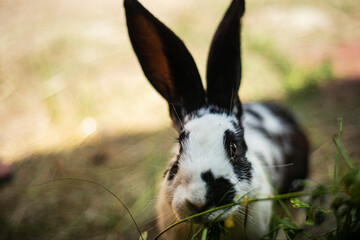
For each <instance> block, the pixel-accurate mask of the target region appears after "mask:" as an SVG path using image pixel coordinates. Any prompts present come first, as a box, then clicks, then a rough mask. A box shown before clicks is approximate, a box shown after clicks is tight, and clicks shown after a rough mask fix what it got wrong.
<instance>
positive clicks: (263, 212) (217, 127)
mask: <svg viewBox="0 0 360 240" xmlns="http://www.w3.org/2000/svg"><path fill="white" fill-rule="evenodd" d="M259 109H260V108H259ZM199 112H200V113H201V114H199V115H200V116H201V115H202V116H201V117H199V118H194V119H190V120H188V121H187V122H185V124H184V129H185V130H186V131H188V132H189V133H190V134H189V136H188V139H187V141H185V142H186V146H184V149H186V150H184V152H183V154H181V158H180V159H179V169H178V172H177V174H176V175H175V177H174V179H173V180H172V181H171V182H169V181H168V180H167V177H165V179H164V181H163V183H162V185H161V191H160V195H159V201H158V204H157V211H158V216H159V227H160V229H165V228H166V227H168V226H169V225H171V224H172V223H174V222H176V221H178V220H180V219H183V218H186V217H188V216H190V215H192V214H190V213H189V211H188V209H187V207H186V204H185V202H186V200H190V201H191V202H192V203H195V204H199V205H202V204H203V203H204V202H205V194H206V184H205V182H204V181H203V180H202V179H201V173H203V172H205V171H208V170H211V172H212V173H213V174H214V177H215V178H217V177H225V178H226V179H228V180H229V181H230V182H231V183H232V184H233V185H234V186H235V187H234V188H235V190H236V197H243V196H244V195H245V194H248V196H249V198H256V197H267V196H269V195H271V194H272V186H271V184H270V183H269V181H268V173H267V170H268V168H267V167H266V166H264V164H263V163H262V162H261V161H260V160H259V159H258V157H257V155H256V154H255V152H256V151H260V152H261V153H262V154H263V155H264V156H267V161H268V163H269V164H272V163H274V161H273V159H278V160H279V161H280V162H281V161H282V158H281V154H280V152H279V150H278V149H277V147H275V146H274V145H273V144H272V143H271V142H270V141H269V140H268V139H266V138H264V136H260V135H259V134H258V133H256V132H252V131H251V129H250V127H249V126H247V124H246V122H247V121H248V120H250V119H247V116H245V117H244V126H245V141H246V143H247V145H248V151H247V159H248V161H250V162H251V164H252V171H253V172H252V174H253V177H252V180H251V183H250V184H249V183H248V182H247V181H239V180H238V178H237V176H236V174H235V172H234V170H233V167H232V165H231V163H230V162H229V160H228V157H227V154H226V151H225V149H224V145H223V137H224V132H225V131H226V130H227V129H231V130H232V131H235V129H234V126H233V124H232V121H237V120H236V119H235V117H229V116H228V115H226V114H210V113H206V110H204V109H203V110H201V111H199ZM261 114H262V115H263V116H264V118H267V117H269V118H270V120H268V121H267V124H268V127H270V128H271V129H273V130H274V131H280V129H279V126H278V124H279V123H278V122H276V120H275V119H274V118H273V116H271V115H270V114H269V113H268V112H266V111H265V110H261ZM247 127H248V128H249V130H247ZM173 161H174V160H173ZM271 211H272V201H259V202H254V203H251V204H249V209H248V213H249V215H248V220H247V225H246V234H247V239H250V240H251V239H259V238H260V237H261V236H262V235H264V234H265V233H266V232H267V231H268V224H269V221H270V216H271ZM244 212H245V209H244V207H242V206H240V205H239V206H235V207H233V208H232V209H230V210H229V209H227V210H226V211H225V213H224V211H221V210H219V211H217V212H214V213H213V214H211V215H210V216H209V219H216V218H217V217H219V216H220V215H221V217H222V219H225V218H227V217H229V216H230V215H231V214H232V213H234V214H235V219H236V226H235V227H234V228H232V229H229V234H230V236H226V237H229V239H239V238H240V236H244V234H245V233H244V232H245V230H244V217H243V216H244ZM189 231H190V224H189V223H184V224H181V225H178V226H177V227H176V228H174V229H172V230H170V231H168V232H167V233H165V235H164V237H163V239H174V240H180V239H186V237H187V236H188V234H189Z"/></svg>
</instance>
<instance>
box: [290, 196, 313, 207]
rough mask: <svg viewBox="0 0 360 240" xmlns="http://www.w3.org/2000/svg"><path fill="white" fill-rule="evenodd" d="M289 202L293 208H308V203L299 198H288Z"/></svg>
mask: <svg viewBox="0 0 360 240" xmlns="http://www.w3.org/2000/svg"><path fill="white" fill-rule="evenodd" d="M290 202H291V204H292V205H293V207H294V208H308V207H310V206H309V204H307V203H306V202H304V201H302V200H300V199H299V198H290Z"/></svg>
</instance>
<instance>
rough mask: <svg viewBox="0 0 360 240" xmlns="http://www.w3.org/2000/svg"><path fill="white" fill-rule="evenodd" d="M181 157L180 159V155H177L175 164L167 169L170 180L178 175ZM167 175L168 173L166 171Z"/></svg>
mask: <svg viewBox="0 0 360 240" xmlns="http://www.w3.org/2000/svg"><path fill="white" fill-rule="evenodd" d="M179 159H180V155H178V156H177V158H176V161H175V162H174V163H173V165H172V166H171V167H170V169H169V170H167V172H168V173H169V175H168V181H171V180H173V179H174V177H175V176H176V174H177V172H178V170H179ZM165 175H166V172H165Z"/></svg>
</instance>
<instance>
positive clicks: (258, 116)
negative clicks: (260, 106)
mask: <svg viewBox="0 0 360 240" xmlns="http://www.w3.org/2000/svg"><path fill="white" fill-rule="evenodd" d="M245 112H246V113H248V114H251V115H252V116H254V117H255V118H256V119H258V120H259V121H262V120H263V117H262V116H261V115H260V114H259V113H257V112H255V111H254V110H252V109H250V108H245Z"/></svg>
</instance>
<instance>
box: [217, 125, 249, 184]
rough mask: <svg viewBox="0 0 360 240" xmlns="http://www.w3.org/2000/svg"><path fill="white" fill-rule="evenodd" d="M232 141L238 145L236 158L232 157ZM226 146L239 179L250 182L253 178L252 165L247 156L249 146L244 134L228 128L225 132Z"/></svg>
mask: <svg viewBox="0 0 360 240" xmlns="http://www.w3.org/2000/svg"><path fill="white" fill-rule="evenodd" d="M231 143H234V144H236V146H237V153H236V156H235V157H234V158H232V156H231V152H230V145H231ZM224 147H225V149H226V152H227V154H228V158H229V159H230V162H231V164H232V166H233V169H234V172H235V174H236V176H237V178H238V179H239V181H241V180H246V181H248V182H250V180H251V178H252V166H251V163H250V162H249V161H248V160H247V159H246V157H245V154H246V151H247V146H246V143H245V141H244V136H243V135H242V134H240V133H235V132H233V131H231V130H226V131H225V133H224Z"/></svg>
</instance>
